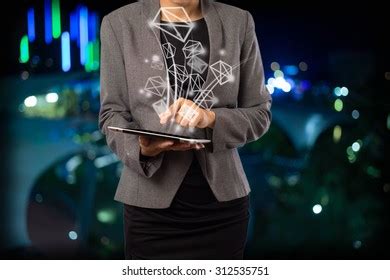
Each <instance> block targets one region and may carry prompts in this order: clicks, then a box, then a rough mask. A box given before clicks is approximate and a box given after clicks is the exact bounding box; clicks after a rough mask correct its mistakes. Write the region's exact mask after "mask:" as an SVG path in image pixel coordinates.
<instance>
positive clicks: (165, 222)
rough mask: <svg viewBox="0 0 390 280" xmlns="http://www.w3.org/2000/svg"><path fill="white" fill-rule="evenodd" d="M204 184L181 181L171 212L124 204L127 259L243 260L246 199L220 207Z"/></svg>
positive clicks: (246, 217) (221, 203) (247, 198)
mask: <svg viewBox="0 0 390 280" xmlns="http://www.w3.org/2000/svg"><path fill="white" fill-rule="evenodd" d="M195 164H197V163H195ZM193 169H194V168H193ZM198 170H199V169H198ZM202 179H204V178H200V180H199V181H201V182H202V184H194V182H193V180H192V181H191V180H190V181H189V182H188V180H187V181H186V180H185V181H184V182H183V183H182V185H181V186H180V188H179V190H178V192H177V193H176V195H175V197H174V199H173V202H172V204H171V205H170V207H169V208H164V209H151V208H143V207H137V206H133V205H127V204H124V215H123V217H124V234H125V240H124V241H125V258H126V259H153V260H158V259H165V260H169V259H177V260H184V259H243V256H244V249H245V245H246V237H247V227H248V222H249V195H247V196H244V197H241V198H238V199H234V200H230V201H224V202H219V201H218V200H217V199H216V198H215V196H214V194H213V192H212V190H211V188H210V186H209V185H208V184H205V183H204V182H205V181H204V180H202Z"/></svg>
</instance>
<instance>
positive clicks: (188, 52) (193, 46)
mask: <svg viewBox="0 0 390 280" xmlns="http://www.w3.org/2000/svg"><path fill="white" fill-rule="evenodd" d="M182 51H183V53H184V56H185V58H187V59H189V58H192V57H194V56H197V55H200V54H202V53H204V49H203V46H202V43H201V42H199V41H194V40H188V41H187V42H186V44H185V45H184V47H183V49H182Z"/></svg>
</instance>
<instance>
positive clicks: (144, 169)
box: [125, 135, 164, 178]
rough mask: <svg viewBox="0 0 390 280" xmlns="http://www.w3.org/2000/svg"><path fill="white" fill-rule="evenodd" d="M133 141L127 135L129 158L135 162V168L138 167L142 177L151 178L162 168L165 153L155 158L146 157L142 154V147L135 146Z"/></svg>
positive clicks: (127, 153)
mask: <svg viewBox="0 0 390 280" xmlns="http://www.w3.org/2000/svg"><path fill="white" fill-rule="evenodd" d="M133 141H134V139H132V137H131V136H130V135H126V141H125V142H126V144H125V145H126V155H127V158H128V159H129V160H131V161H133V164H134V166H136V168H137V170H138V172H139V173H140V174H141V175H143V176H145V177H147V178H150V177H152V176H153V174H154V173H156V171H157V170H158V169H159V168H160V167H161V164H162V161H163V158H164V152H162V153H160V154H158V155H157V156H155V157H145V156H143V155H142V154H141V147H140V146H139V145H134V142H133ZM137 144H138V143H137ZM130 147H133V148H130Z"/></svg>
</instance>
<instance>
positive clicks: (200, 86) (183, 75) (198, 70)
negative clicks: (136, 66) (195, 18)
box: [142, 7, 234, 120]
mask: <svg viewBox="0 0 390 280" xmlns="http://www.w3.org/2000/svg"><path fill="white" fill-rule="evenodd" d="M178 15H181V16H178ZM161 17H163V18H164V19H166V20H167V21H163V22H160V18H161ZM149 26H150V28H152V30H153V29H159V30H160V31H161V32H163V34H164V36H171V37H173V38H176V39H177V40H179V41H181V42H183V43H184V47H183V48H182V49H181V50H178V49H176V47H175V46H173V45H172V44H171V43H164V44H162V45H161V50H162V54H163V55H164V59H165V60H167V59H171V60H172V61H173V63H172V65H171V66H170V67H168V69H166V75H165V76H166V77H168V75H169V74H170V75H172V76H173V77H175V78H174V82H175V87H174V89H175V90H174V92H173V93H172V92H171V91H172V88H171V86H170V82H171V81H169V79H168V78H167V79H166V80H164V79H163V78H161V77H160V76H154V77H150V78H148V80H147V81H146V84H145V87H144V90H143V91H142V92H146V93H148V94H152V95H155V96H158V97H160V98H161V99H159V100H158V101H156V102H154V103H153V104H152V107H153V109H154V110H155V112H156V113H157V114H158V115H161V114H162V113H164V112H165V111H166V110H167V109H168V107H169V106H170V105H171V104H173V103H174V102H175V101H176V100H177V99H179V98H180V97H182V98H188V97H189V96H190V97H192V100H193V102H194V104H195V105H196V106H197V108H202V109H206V110H210V109H211V108H212V107H213V106H214V105H215V104H216V103H217V98H216V97H215V96H214V93H213V89H214V88H215V87H216V86H217V85H224V84H226V83H228V82H232V81H233V80H234V78H233V67H232V66H231V65H229V64H227V63H226V62H224V61H222V60H219V61H217V62H215V63H213V64H211V65H208V63H206V62H205V61H204V60H202V59H201V58H200V57H199V56H200V55H202V54H204V53H205V51H206V50H205V48H204V47H203V46H202V43H201V42H199V41H195V40H188V37H189V35H190V33H191V31H192V29H193V28H194V24H193V22H191V19H190V18H189V16H188V14H187V13H186V11H185V9H184V8H182V7H162V8H160V9H159V11H158V12H157V14H156V15H155V17H154V19H153V20H152V21H151V22H150V25H149ZM167 27H168V28H167ZM178 51H181V52H183V55H184V57H185V65H180V64H177V63H175V61H174V57H175V54H176V52H178ZM186 66H188V67H189V68H190V69H191V71H187V68H186ZM151 67H152V68H153V69H156V70H161V71H162V70H164V63H163V62H162V61H161V60H160V58H159V57H158V56H156V55H155V56H153V58H152V60H151ZM207 68H209V70H210V73H211V75H212V77H213V79H212V80H211V81H210V82H209V83H208V85H205V81H204V79H203V78H202V77H201V75H200V74H203V73H204V72H205V71H206V70H207ZM185 82H187V87H186V90H183V85H184V83H185ZM179 114H182V116H183V118H186V119H188V120H191V118H194V117H196V116H197V115H198V114H199V113H198V112H197V110H196V108H193V107H190V106H187V105H184V106H183V107H182V108H181V111H180V112H179Z"/></svg>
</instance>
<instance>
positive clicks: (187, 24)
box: [152, 7, 194, 43]
mask: <svg viewBox="0 0 390 280" xmlns="http://www.w3.org/2000/svg"><path fill="white" fill-rule="evenodd" d="M178 9H179V10H180V11H181V12H182V13H183V17H179V16H177V15H176V14H177V12H173V11H174V10H178ZM161 14H162V15H163V16H164V17H165V18H166V19H168V22H169V23H161V22H160V15H161ZM152 26H154V27H156V28H158V29H160V30H161V31H162V32H164V33H165V34H168V35H170V36H172V37H174V38H176V39H178V40H179V41H181V42H183V43H184V42H185V41H186V40H187V38H188V36H189V35H190V33H191V30H192V29H193V28H194V25H193V24H192V23H191V19H190V17H189V16H188V14H187V12H186V10H185V9H184V8H183V7H165V8H160V9H159V10H158V12H157V14H156V16H155V17H154V19H153V21H152ZM164 26H168V27H171V28H172V29H173V32H170V31H168V30H166V29H165V28H163V27H164ZM179 29H184V31H185V33H184V36H183V35H182V34H181V33H180V32H179Z"/></svg>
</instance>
